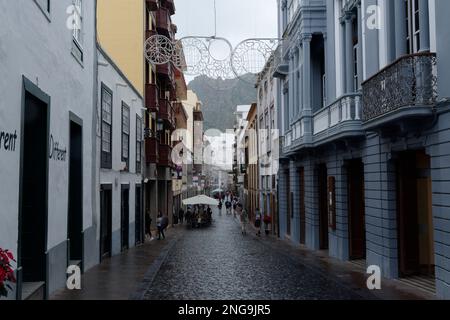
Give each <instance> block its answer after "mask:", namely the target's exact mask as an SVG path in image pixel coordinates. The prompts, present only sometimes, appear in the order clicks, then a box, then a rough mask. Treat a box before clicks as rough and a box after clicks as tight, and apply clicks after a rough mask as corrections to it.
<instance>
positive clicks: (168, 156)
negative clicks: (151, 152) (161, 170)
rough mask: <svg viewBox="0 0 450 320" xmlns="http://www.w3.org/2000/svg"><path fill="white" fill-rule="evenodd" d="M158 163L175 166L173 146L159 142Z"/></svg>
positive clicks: (164, 165)
mask: <svg viewBox="0 0 450 320" xmlns="http://www.w3.org/2000/svg"><path fill="white" fill-rule="evenodd" d="M158 164H159V165H160V166H163V167H173V162H172V147H171V146H169V145H167V144H159V161H158Z"/></svg>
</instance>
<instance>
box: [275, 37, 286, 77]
mask: <svg viewBox="0 0 450 320" xmlns="http://www.w3.org/2000/svg"><path fill="white" fill-rule="evenodd" d="M284 50H287V49H286V48H285V43H283V44H282V45H279V46H278V48H277V49H276V50H275V53H274V60H273V65H274V68H273V70H274V71H273V77H274V78H280V79H283V78H285V77H286V75H287V74H288V73H289V65H288V63H287V62H286V60H285V59H284V57H283V52H284Z"/></svg>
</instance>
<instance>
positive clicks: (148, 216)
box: [145, 209, 153, 241]
mask: <svg viewBox="0 0 450 320" xmlns="http://www.w3.org/2000/svg"><path fill="white" fill-rule="evenodd" d="M145 233H146V236H147V237H148V239H149V240H150V241H152V240H153V237H152V216H151V214H150V210H149V209H147V211H146V212H145Z"/></svg>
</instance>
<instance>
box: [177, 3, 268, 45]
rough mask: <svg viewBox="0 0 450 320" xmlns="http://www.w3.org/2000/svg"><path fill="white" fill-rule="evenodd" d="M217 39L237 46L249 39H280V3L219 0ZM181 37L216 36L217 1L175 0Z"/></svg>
mask: <svg viewBox="0 0 450 320" xmlns="http://www.w3.org/2000/svg"><path fill="white" fill-rule="evenodd" d="M216 3H217V36H218V37H223V38H226V39H228V40H229V41H230V42H231V43H232V45H233V46H236V45H237V44H238V43H239V42H240V41H242V40H244V39H247V38H276V37H277V9H276V7H277V1H276V0H216ZM175 6H176V14H175V16H174V18H173V21H174V22H175V24H176V25H177V26H178V33H177V38H182V37H185V36H212V35H214V0H175Z"/></svg>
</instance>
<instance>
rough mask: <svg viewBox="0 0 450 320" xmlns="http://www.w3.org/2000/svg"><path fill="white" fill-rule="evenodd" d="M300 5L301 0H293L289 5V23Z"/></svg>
mask: <svg viewBox="0 0 450 320" xmlns="http://www.w3.org/2000/svg"><path fill="white" fill-rule="evenodd" d="M298 6H299V0H291V2H290V3H289V7H288V19H289V21H288V23H289V22H291V21H292V19H294V16H295V13H296V12H297V9H298Z"/></svg>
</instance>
